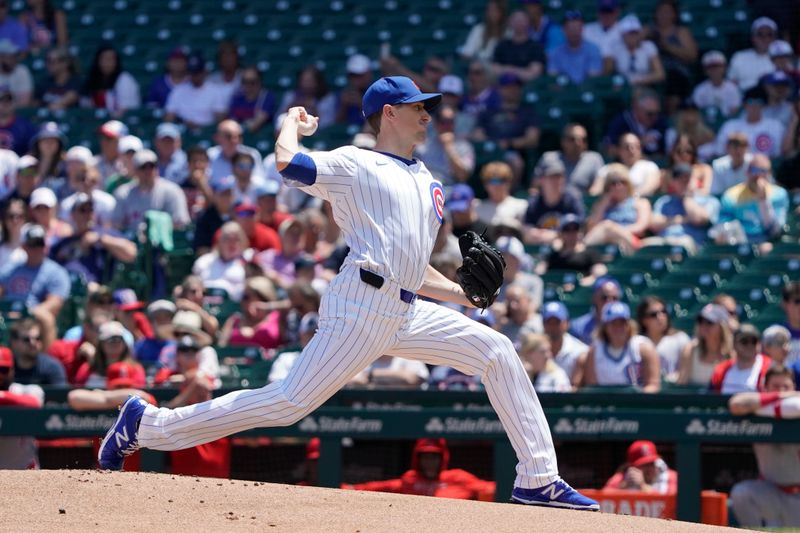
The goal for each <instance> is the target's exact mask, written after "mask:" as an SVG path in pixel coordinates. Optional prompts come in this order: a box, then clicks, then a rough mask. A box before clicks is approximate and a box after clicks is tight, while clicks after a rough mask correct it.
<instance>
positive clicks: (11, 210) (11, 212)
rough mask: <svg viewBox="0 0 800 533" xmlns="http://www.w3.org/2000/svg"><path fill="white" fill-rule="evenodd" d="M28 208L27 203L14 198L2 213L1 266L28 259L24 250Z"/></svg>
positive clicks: (0, 236) (0, 212) (0, 227)
mask: <svg viewBox="0 0 800 533" xmlns="http://www.w3.org/2000/svg"><path fill="white" fill-rule="evenodd" d="M27 208H28V205H27V202H25V201H23V200H21V199H19V198H13V199H11V200H9V201H8V202H7V203H6V204H5V206H4V208H3V209H2V211H0V216H2V221H0V230H2V232H0V265H8V264H11V263H21V262H24V261H25V260H26V259H27V257H28V256H27V254H26V253H25V250H23V249H22V227H23V226H24V225H25V216H26V213H27Z"/></svg>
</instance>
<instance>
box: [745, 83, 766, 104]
mask: <svg viewBox="0 0 800 533" xmlns="http://www.w3.org/2000/svg"><path fill="white" fill-rule="evenodd" d="M742 100H744V103H745V105H747V104H761V105H764V104H766V103H767V93H766V91H764V89H763V87H759V86H755V87H751V88H750V89H747V90H746V91H745V92H744V95H743V98H742Z"/></svg>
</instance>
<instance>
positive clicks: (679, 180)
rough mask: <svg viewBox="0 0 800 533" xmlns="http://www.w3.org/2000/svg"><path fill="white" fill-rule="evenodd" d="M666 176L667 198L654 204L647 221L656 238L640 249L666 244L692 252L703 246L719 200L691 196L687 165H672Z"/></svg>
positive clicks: (716, 212)
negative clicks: (667, 180)
mask: <svg viewBox="0 0 800 533" xmlns="http://www.w3.org/2000/svg"><path fill="white" fill-rule="evenodd" d="M669 174H670V176H669V182H668V184H667V188H668V192H669V194H666V195H664V196H662V197H660V198H659V199H658V200H656V202H655V204H653V215H652V216H651V218H650V231H652V232H653V233H655V234H657V235H658V237H649V238H647V239H644V240H642V246H648V245H659V244H664V243H668V244H676V245H681V246H683V247H684V248H686V249H687V250H690V251H692V250H695V249H696V247H697V246H701V245H702V244H703V243H705V241H706V238H707V233H708V228H709V226H710V225H712V224H715V223H716V222H717V219H718V218H719V208H720V205H719V200H717V199H716V198H714V197H713V196H709V195H706V194H700V193H694V194H692V192H691V191H690V190H689V181H690V180H691V178H692V167H691V166H690V165H687V164H684V163H681V164H678V165H675V166H674V167H672V169H671V172H670V173H669Z"/></svg>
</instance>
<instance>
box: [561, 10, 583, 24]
mask: <svg viewBox="0 0 800 533" xmlns="http://www.w3.org/2000/svg"><path fill="white" fill-rule="evenodd" d="M569 20H583V13H581V12H580V10H579V9H569V10H567V11H566V12H565V13H564V22H567V21H569Z"/></svg>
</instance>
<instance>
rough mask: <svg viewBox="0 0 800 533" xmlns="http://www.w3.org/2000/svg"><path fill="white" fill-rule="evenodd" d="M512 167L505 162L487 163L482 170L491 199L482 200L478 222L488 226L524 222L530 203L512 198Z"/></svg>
mask: <svg viewBox="0 0 800 533" xmlns="http://www.w3.org/2000/svg"><path fill="white" fill-rule="evenodd" d="M513 178H514V175H513V172H512V171H511V166H510V165H509V164H508V163H505V162H503V161H493V162H491V163H487V164H486V166H484V167H483V169H482V170H481V181H482V182H483V186H484V187H485V188H486V192H487V194H488V195H489V197H488V198H487V199H485V200H481V202H480V203H479V204H478V207H477V208H476V209H475V211H476V212H477V214H478V220H480V221H481V222H483V223H484V224H486V225H489V226H491V225H496V224H498V223H500V222H506V221H510V220H515V221H517V222H520V223H521V222H522V217H524V216H525V211H527V209H528V201H527V200H524V199H522V198H515V197H513V196H511V181H512V179H513Z"/></svg>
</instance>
